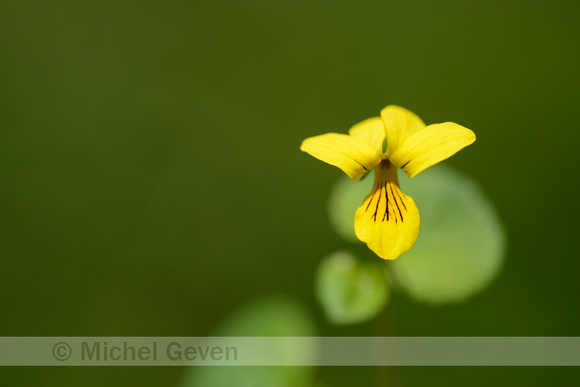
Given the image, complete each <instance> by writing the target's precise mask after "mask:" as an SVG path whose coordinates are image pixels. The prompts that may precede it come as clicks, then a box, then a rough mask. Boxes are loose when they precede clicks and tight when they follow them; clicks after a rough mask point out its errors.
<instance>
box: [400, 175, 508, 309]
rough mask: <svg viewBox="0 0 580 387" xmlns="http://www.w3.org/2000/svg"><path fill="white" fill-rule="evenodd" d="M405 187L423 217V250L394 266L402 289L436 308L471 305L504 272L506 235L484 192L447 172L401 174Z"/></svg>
mask: <svg viewBox="0 0 580 387" xmlns="http://www.w3.org/2000/svg"><path fill="white" fill-rule="evenodd" d="M400 183H401V188H402V189H403V191H404V192H405V193H406V194H407V195H410V196H411V197H412V198H413V199H414V200H415V203H416V204H417V207H418V208H419V212H420V214H421V231H420V233H419V239H418V241H417V244H416V245H415V246H414V247H413V248H412V249H411V250H410V251H409V252H407V253H406V254H404V255H403V256H402V257H400V258H399V259H397V260H396V261H393V262H390V265H391V266H390V267H391V268H392V270H393V274H394V275H395V278H396V281H397V283H398V284H399V285H400V287H401V288H402V289H403V290H404V291H405V292H406V293H407V294H408V295H409V296H410V297H411V298H413V299H414V300H416V301H421V302H426V303H429V304H434V305H438V304H444V303H452V302H459V301H462V300H465V299H467V298H468V297H470V296H472V295H473V294H475V293H477V292H479V291H481V290H482V289H484V288H485V287H487V286H488V285H489V284H490V282H491V281H492V280H493V278H494V277H495V276H496V274H497V273H498V271H499V269H500V267H501V264H502V261H503V256H504V246H505V233H504V230H503V227H502V225H501V223H500V221H499V218H498V215H497V212H496V210H495V209H494V207H493V205H492V204H491V202H490V201H489V200H488V199H487V198H486V197H485V196H484V195H483V193H482V191H481V189H480V188H479V186H478V185H477V184H476V183H475V182H474V181H473V180H472V179H470V178H468V177H466V176H465V175H462V174H460V173H458V172H456V171H454V170H452V169H451V168H449V167H444V166H435V167H432V168H430V169H428V170H426V171H424V172H422V173H421V174H420V175H418V176H417V177H414V178H413V179H409V178H407V177H406V176H405V175H403V174H402V173H401V174H400Z"/></svg>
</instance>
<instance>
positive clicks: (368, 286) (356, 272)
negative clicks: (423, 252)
mask: <svg viewBox="0 0 580 387" xmlns="http://www.w3.org/2000/svg"><path fill="white" fill-rule="evenodd" d="M316 291H317V297H318V300H319V301H320V303H321V304H322V307H323V309H324V311H325V313H326V316H327V317H328V319H329V320H330V321H332V322H334V323H337V324H354V323H361V322H364V321H367V320H370V319H372V318H373V317H375V316H376V315H377V314H378V313H379V312H380V311H381V309H382V308H383V307H384V306H385V304H386V303H387V301H388V299H389V294H390V293H389V289H388V287H387V282H386V279H385V275H384V273H383V272H382V270H381V268H380V266H379V262H376V263H375V262H367V263H363V262H359V261H357V260H356V259H355V258H354V257H353V256H352V255H351V254H350V253H348V252H342V251H341V252H336V253H334V254H332V255H330V256H329V257H328V258H326V259H325V260H324V261H323V262H322V264H321V265H320V267H319V269H318V275H317V277H316Z"/></svg>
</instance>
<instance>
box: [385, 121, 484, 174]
mask: <svg viewBox="0 0 580 387" xmlns="http://www.w3.org/2000/svg"><path fill="white" fill-rule="evenodd" d="M474 141H475V133H473V132H472V131H471V130H469V129H467V128H465V127H463V126H461V125H457V124H455V123H453V122H445V123H443V124H434V125H429V126H427V127H426V128H425V129H423V130H420V131H418V132H416V133H415V134H413V135H412V136H410V137H408V138H407V139H405V140H404V141H403V143H402V144H401V145H400V146H399V147H397V149H395V151H394V152H393V153H392V154H391V155H390V156H389V160H390V161H391V162H392V163H393V164H395V165H396V166H397V167H399V168H401V169H402V170H403V171H405V173H406V174H407V175H409V177H413V176H415V175H416V174H418V173H419V172H421V171H423V170H424V169H427V168H429V167H430V166H432V165H434V164H437V163H438V162H440V161H442V160H445V159H446V158H448V157H451V156H453V155H454V154H455V153H457V152H458V151H460V150H461V149H463V148H464V147H466V146H468V145H470V144H472V143H473V142H474Z"/></svg>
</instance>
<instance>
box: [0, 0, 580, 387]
mask: <svg viewBox="0 0 580 387" xmlns="http://www.w3.org/2000/svg"><path fill="white" fill-rule="evenodd" d="M579 17H580V3H578V2H577V1H562V0H560V1H552V2H547V1H515V0H511V1H499V0H493V1H459V0H455V1H453V0H446V1H426V0H424V1H410V0H405V1H403V0H400V1H346V0H335V1H301V0H294V1H265V0H251V1H229V2H225V1H216V2H200V1H189V2H187V1H172V2H162V1H149V0H141V1H92V2H89V1H87V2H84V1H83V2H81V1H36V2H34V1H13V0H4V1H2V2H0V50H1V51H0V56H1V57H0V133H1V138H0V180H1V184H2V189H1V190H0V230H1V232H0V307H1V313H2V314H1V316H2V317H1V318H0V335H1V336H114V335H119V336H148V335H151V336H204V335H209V334H210V332H211V331H212V329H214V327H215V326H216V325H218V324H219V323H220V321H222V320H223V319H224V318H226V317H227V316H228V315H229V314H230V313H231V311H232V310H234V309H235V308H236V307H237V306H239V305H240V304H242V303H244V302H246V301H248V300H250V299H252V298H254V297H256V296H260V295H266V294H271V293H283V294H288V295H292V296H294V297H297V298H298V299H300V300H302V301H304V302H305V303H306V304H307V306H308V307H309V309H310V310H311V312H312V314H313V316H314V318H315V319H316V322H317V324H318V327H319V332H320V334H321V335H329V336H330V335H372V334H373V331H372V327H371V325H370V324H369V325H367V324H363V325H358V326H350V327H337V326H332V325H330V324H329V323H327V322H326V321H325V319H324V317H323V315H322V312H321V310H320V308H319V306H318V305H317V304H316V302H315V300H314V295H313V294H314V290H313V289H314V285H313V278H314V273H315V270H316V267H317V265H318V263H319V261H320V260H321V259H322V257H324V256H326V255H328V254H329V253H330V252H333V251H335V250H336V249H337V248H348V247H349V246H350V245H349V244H348V243H346V242H344V241H343V240H342V239H341V238H340V237H339V236H337V235H336V234H334V233H333V232H332V231H331V229H330V228H329V224H328V219H327V216H326V210H325V209H326V201H327V198H328V194H329V192H330V188H331V186H332V184H333V183H334V182H335V181H336V179H337V178H338V177H339V176H340V174H341V172H340V171H339V170H338V169H336V168H331V167H329V166H327V165H325V164H324V163H321V162H319V161H317V160H314V159H313V158H312V157H310V156H308V155H306V154H303V153H301V152H300V151H299V145H300V142H301V141H302V140H303V139H304V138H306V137H308V136H312V135H317V134H322V133H326V132H330V131H336V132H345V131H346V130H347V129H348V127H349V126H351V125H352V124H355V123H357V122H359V121H361V120H363V119H365V118H368V117H371V116H376V115H377V114H378V113H379V111H380V109H381V108H383V107H384V106H386V105H388V104H398V105H401V106H404V107H406V108H408V109H411V110H412V111H414V112H415V113H417V114H418V115H419V116H420V117H421V118H423V120H424V121H425V122H426V123H428V124H429V123H436V122H443V121H454V122H457V123H459V124H462V125H464V126H466V127H468V128H470V129H472V130H473V131H474V132H475V133H476V135H477V137H478V139H477V141H476V142H475V143H474V144H473V145H472V146H470V147H469V148H467V149H465V150H464V151H462V152H460V153H459V154H457V155H456V156H454V157H453V158H452V159H450V160H449V161H448V163H449V165H452V166H453V167H455V168H456V169H458V170H460V171H461V172H464V173H466V174H468V175H470V176H471V177H473V178H475V179H476V180H478V181H479V182H480V184H481V185H482V186H483V187H484V190H485V192H486V193H487V195H488V196H489V198H490V199H491V200H492V201H493V202H494V203H495V205H496V207H497V209H498V211H499V214H500V216H501V218H502V220H503V222H504V225H505V228H506V230H507V233H508V252H507V256H506V262H505V267H504V269H503V271H502V273H501V274H500V276H499V277H498V279H497V280H496V281H495V282H494V283H493V284H492V286H491V287H490V288H489V289H487V290H486V291H484V292H483V293H481V294H480V295H478V296H476V297H474V298H473V299H472V300H470V301H469V302H467V303H465V304H459V305H455V306H445V307H439V308H433V307H429V306H424V305H420V304H414V303H412V302H411V301H410V300H409V299H408V298H406V297H405V296H404V295H401V294H395V295H394V296H393V299H392V302H391V307H390V311H389V313H390V314H392V316H391V318H392V319H393V321H394V323H393V326H392V327H391V329H392V331H391V332H389V333H388V334H392V335H399V336H580V324H579V322H580V319H579V317H578V296H579V295H580V282H579V281H578V273H579V272H580V260H579V259H578V239H577V237H578V231H579V222H578V219H579V216H580V214H579V206H578V176H577V167H578V160H579V152H578V150H577V147H578V142H579V140H580V134H579V131H578V130H577V125H578V124H577V122H578V117H577V115H578V107H577V106H578V90H579V89H580V82H579V81H580V77H579V76H578V69H579V68H580V63H579V62H580V60H579V59H580V53H579V50H578V44H579V42H580V39H579V37H580V31H579V30H580V27H579V23H578V19H579ZM403 190H404V187H403ZM183 372H184V369H183V368H177V367H175V368H173V367H167V368H163V367H159V368H156V367H149V368H133V367H128V368H125V367H119V368H88V367H87V368H66V367H57V368H3V369H1V370H0V380H2V384H3V385H18V386H39V385H42V386H78V385H82V386H103V385H124V386H130V385H134V386H159V385H167V386H173V385H177V384H178V383H179V381H180V379H181V377H182V374H183ZM375 373H376V370H372V369H370V368H345V369H341V368H330V369H322V370H319V372H318V376H319V379H320V380H321V381H323V382H324V383H326V384H327V385H328V386H354V385H356V386H359V385H369V386H370V385H373V386H375V385H376V386H379V385H381V386H382V385H392V384H391V379H389V382H388V383H385V382H383V383H381V382H376V379H377V378H376V376H375ZM388 373H389V377H392V378H393V379H392V381H393V382H395V381H396V383H397V384H398V385H403V386H422V385H430V386H449V385H466V384H469V385H481V386H484V385H485V386H487V385H490V384H492V383H495V384H500V385H507V384H509V385H527V386H528V385H538V386H539V385H553V383H555V382H556V383H557V384H560V385H564V384H568V385H569V384H571V382H572V381H577V380H578V377H579V376H580V375H579V373H578V371H577V370H576V369H575V368H557V367H553V368H477V367H475V368H470V367H466V368H404V369H400V370H394V369H391V370H389V371H388Z"/></svg>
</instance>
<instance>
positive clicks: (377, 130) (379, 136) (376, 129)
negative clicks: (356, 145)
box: [348, 117, 385, 155]
mask: <svg viewBox="0 0 580 387" xmlns="http://www.w3.org/2000/svg"><path fill="white" fill-rule="evenodd" d="M348 133H349V134H350V136H351V137H352V138H355V139H357V140H360V141H363V142H365V143H367V144H368V145H369V146H370V147H371V148H373V149H374V150H375V152H377V153H378V154H380V155H382V154H383V153H384V152H383V141H384V140H385V124H383V120H382V119H381V118H380V117H373V118H369V119H368V120H364V121H363V122H359V123H358V124H356V125H355V126H353V127H352V128H350V130H349V131H348Z"/></svg>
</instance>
